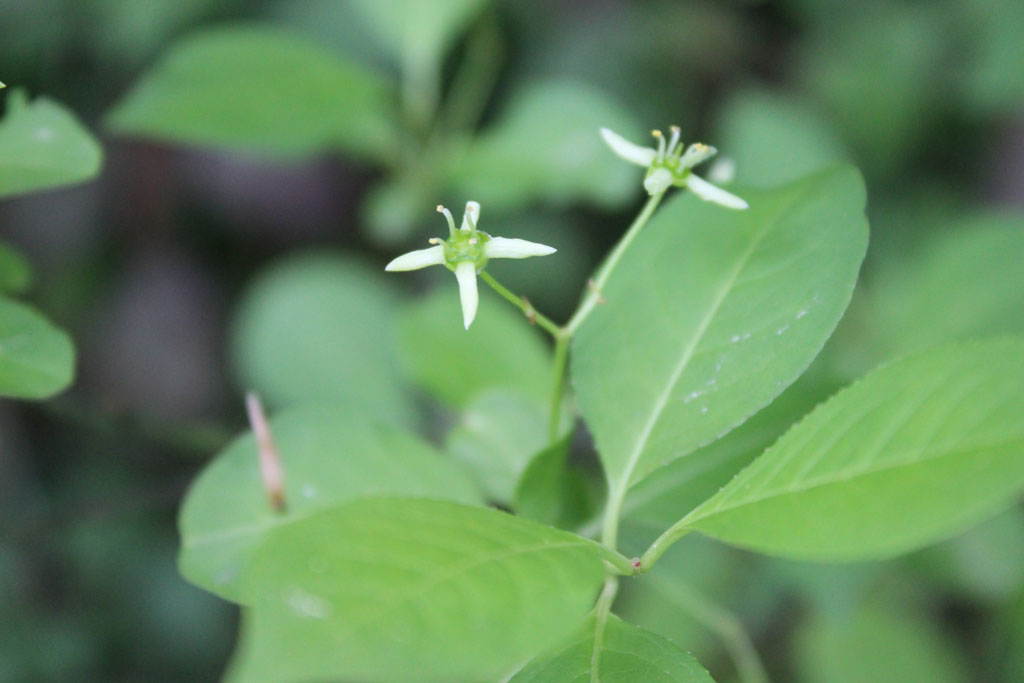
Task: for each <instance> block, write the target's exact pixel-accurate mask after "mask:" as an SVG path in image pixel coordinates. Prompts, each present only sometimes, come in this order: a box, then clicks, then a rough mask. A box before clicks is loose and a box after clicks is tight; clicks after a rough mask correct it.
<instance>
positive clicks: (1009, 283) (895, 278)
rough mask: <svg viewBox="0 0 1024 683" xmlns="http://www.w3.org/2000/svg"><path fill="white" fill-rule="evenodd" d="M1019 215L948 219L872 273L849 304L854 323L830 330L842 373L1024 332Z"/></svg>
mask: <svg viewBox="0 0 1024 683" xmlns="http://www.w3.org/2000/svg"><path fill="white" fill-rule="evenodd" d="M1021 263H1024V219H1022V218H1021V217H1019V216H1013V215H998V214H992V215H985V214H981V215H976V216H971V217H967V218H964V219H960V220H957V221H955V222H954V223H953V224H952V225H951V226H949V228H948V230H947V231H945V232H943V233H941V234H939V235H935V236H934V237H931V238H930V239H928V240H927V241H926V242H924V243H923V244H921V245H920V246H919V247H918V248H917V249H915V250H914V253H913V255H912V257H911V258H901V259H890V260H889V261H886V262H882V263H881V264H880V266H879V267H878V268H876V269H874V271H873V272H871V273H870V274H869V275H870V276H871V277H869V278H868V279H867V285H866V287H865V288H864V291H863V292H862V293H861V294H862V297H861V300H860V301H859V302H858V306H857V308H856V309H852V310H855V311H856V312H857V314H858V318H857V320H858V321H860V329H858V330H851V332H853V334H850V335H843V336H841V337H837V341H838V342H839V348H837V349H835V350H836V352H837V353H838V354H840V356H841V358H839V359H838V360H837V362H838V363H841V364H843V370H845V371H846V373H848V374H849V373H858V374H859V373H860V372H863V371H865V370H867V369H869V368H870V367H872V366H874V365H875V364H877V363H879V362H881V361H883V360H888V359H890V358H893V357H895V356H897V355H902V354H904V353H907V352H910V351H915V350H919V349H922V348H927V347H929V346H933V345H935V344H940V343H942V342H946V341H958V340H962V339H969V338H971V337H977V336H987V335H996V334H1004V333H1024V268H1021V267H1020V264H1021Z"/></svg>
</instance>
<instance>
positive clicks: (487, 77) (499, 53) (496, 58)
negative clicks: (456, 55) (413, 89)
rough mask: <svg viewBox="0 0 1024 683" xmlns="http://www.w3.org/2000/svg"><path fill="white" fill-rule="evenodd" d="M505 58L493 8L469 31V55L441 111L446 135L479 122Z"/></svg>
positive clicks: (464, 129)
mask: <svg viewBox="0 0 1024 683" xmlns="http://www.w3.org/2000/svg"><path fill="white" fill-rule="evenodd" d="M504 59H505V44H504V41H503V40H502V35H501V31H500V30H499V26H498V22H497V19H496V17H495V15H494V13H493V12H492V13H489V14H487V16H486V17H485V18H484V20H483V21H482V22H480V23H479V24H478V26H477V28H475V29H474V30H473V31H472V33H471V34H470V36H469V40H468V42H467V44H466V56H465V57H464V58H463V59H462V60H461V62H460V63H459V66H458V70H457V71H456V72H455V76H454V78H453V79H452V85H451V88H450V89H449V91H448V97H447V98H446V101H445V103H444V108H443V111H442V114H441V122H443V124H444V125H445V128H446V134H447V135H452V134H459V133H466V134H469V133H470V131H471V130H472V129H473V128H474V127H475V126H476V125H477V123H478V122H479V120H480V116H481V114H482V113H483V110H484V106H485V105H486V104H487V99H488V97H489V96H490V94H491V92H492V91H493V90H494V85H495V83H496V82H497V80H498V73H499V71H500V70H501V66H502V63H503V62H504Z"/></svg>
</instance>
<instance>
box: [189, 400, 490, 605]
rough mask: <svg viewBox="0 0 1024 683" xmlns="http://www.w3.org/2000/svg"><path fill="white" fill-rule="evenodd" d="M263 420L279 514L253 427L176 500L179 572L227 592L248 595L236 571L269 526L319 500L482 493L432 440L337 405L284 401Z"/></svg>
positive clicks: (473, 498) (462, 498) (292, 519)
mask: <svg viewBox="0 0 1024 683" xmlns="http://www.w3.org/2000/svg"><path fill="white" fill-rule="evenodd" d="M271 428H272V430H273V436H274V441H275V442H276V444H277V450H278V453H279V455H280V458H281V463H282V469H283V471H284V484H285V506H286V507H285V511H284V512H283V513H278V512H275V511H274V510H273V509H271V507H270V505H269V504H268V500H267V495H266V493H265V491H264V487H263V482H262V479H261V475H260V469H259V464H258V456H257V450H256V442H255V439H254V438H253V436H252V435H251V434H246V435H244V436H242V437H240V438H239V439H237V440H236V441H235V442H234V443H233V444H231V445H230V446H229V447H228V448H227V449H225V450H224V451H223V452H222V453H221V454H220V455H218V456H217V458H216V459H215V460H213V461H212V462H211V463H210V465H209V466H207V468H206V469H205V470H204V471H203V473H202V475H201V476H200V477H199V478H198V479H197V480H196V482H195V483H194V484H193V485H192V488H191V489H190V490H189V493H188V496H187V498H186V499H185V502H184V503H183V504H182V508H181V520H180V527H181V536H182V541H181V554H180V556H179V566H180V568H181V572H182V573H183V574H184V575H185V577H186V578H187V579H188V580H190V581H192V582H193V583H196V584H198V585H199V586H202V587H203V588H206V589H207V590H210V591H212V592H214V593H217V594H218V595H220V596H222V597H224V598H227V599H229V600H234V601H242V602H251V601H252V595H251V594H248V595H246V594H244V593H243V591H242V586H241V585H240V584H239V576H240V574H241V573H242V572H243V571H244V570H245V567H246V566H247V564H248V562H249V561H250V560H251V557H252V555H253V553H254V552H255V550H256V549H257V548H258V547H259V545H260V543H262V542H263V540H264V539H265V538H266V537H267V536H268V534H270V533H272V532H274V530H275V529H278V528H280V527H285V526H289V525H294V524H296V523H297V522H300V521H301V520H303V519H305V518H307V517H309V516H310V515H313V514H316V513H318V512H320V511H321V510H323V509H324V508H326V507H331V506H334V505H336V504H338V503H342V502H346V501H350V500H353V499H357V498H366V497H370V496H380V495H409V496H427V497H431V498H440V499H451V500H456V501H459V502H464V503H479V502H481V499H480V494H479V492H478V491H477V489H476V488H475V487H474V486H473V485H472V483H470V481H469V480H468V479H467V478H466V477H465V475H463V474H462V472H461V471H459V468H458V467H456V466H455V465H454V464H453V463H452V462H451V461H450V460H447V459H445V458H444V457H442V456H441V454H440V453H438V452H437V451H435V450H434V449H433V448H432V447H430V446H428V445H427V444H426V443H423V442H422V441H420V440H419V439H417V438H416V437H414V436H412V435H409V434H406V433H404V432H402V431H401V430H398V429H395V428H393V427H387V426H381V425H378V424H375V423H373V422H370V421H367V420H366V418H365V417H361V416H356V415H352V414H350V413H349V412H348V411H346V410H344V409H343V408H338V407H328V406H316V407H313V406H310V407H305V408H300V409H296V410H292V411H289V412H286V413H284V414H283V415H281V416H280V417H277V418H275V419H273V420H272V421H271Z"/></svg>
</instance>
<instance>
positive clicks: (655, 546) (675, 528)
mask: <svg viewBox="0 0 1024 683" xmlns="http://www.w3.org/2000/svg"><path fill="white" fill-rule="evenodd" d="M685 521H686V518H683V519H682V520H680V521H678V522H676V523H675V524H673V525H672V526H670V527H669V528H668V529H666V530H665V531H664V532H663V533H662V534H661V536H658V537H657V538H656V539H654V543H651V546H650V547H649V548H648V549H647V550H646V551H644V554H643V556H642V557H641V558H640V564H641V566H642V567H643V570H642V571H647V570H649V569H650V568H651V567H652V566H653V565H654V563H655V562H657V561H658V558H659V557H661V556H662V555H664V554H665V551H666V550H668V549H669V548H670V547H672V544H673V543H675V542H676V541H678V540H679V539H680V538H682V537H683V536H685V535H686V534H688V533H690V529H688V528H687V527H686V526H684V525H683V522H685Z"/></svg>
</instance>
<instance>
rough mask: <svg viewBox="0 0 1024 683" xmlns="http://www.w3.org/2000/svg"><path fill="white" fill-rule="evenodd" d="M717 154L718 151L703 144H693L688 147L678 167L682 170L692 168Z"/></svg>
mask: <svg viewBox="0 0 1024 683" xmlns="http://www.w3.org/2000/svg"><path fill="white" fill-rule="evenodd" d="M716 154H718V150H717V149H715V148H714V147H712V146H711V145H705V144H704V143H703V142H695V143H693V144H692V145H690V146H689V147H688V148H687V150H686V151H685V152H684V153H683V156H682V157H680V159H679V165H680V166H682V167H683V168H693V167H694V166H696V165H697V164H700V163H703V162H705V161H707V160H708V159H710V158H711V157H713V156H715V155H716Z"/></svg>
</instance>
